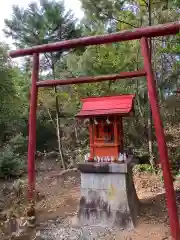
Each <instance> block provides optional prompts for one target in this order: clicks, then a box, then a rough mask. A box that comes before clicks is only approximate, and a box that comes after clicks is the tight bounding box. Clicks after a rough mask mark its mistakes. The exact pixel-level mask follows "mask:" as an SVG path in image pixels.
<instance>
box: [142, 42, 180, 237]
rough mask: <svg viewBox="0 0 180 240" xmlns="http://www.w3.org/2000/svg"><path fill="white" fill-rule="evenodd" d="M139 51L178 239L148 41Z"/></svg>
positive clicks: (169, 172) (171, 185)
mask: <svg viewBox="0 0 180 240" xmlns="http://www.w3.org/2000/svg"><path fill="white" fill-rule="evenodd" d="M141 50H142V55H143V58H144V68H145V70H146V72H147V87H148V93H149V100H150V104H151V109H152V116H153V120H154V125H155V132H156V138H157V143H158V149H159V154H160V161H161V164H162V170H163V176H164V185H165V190H166V199H167V208H168V213H169V220H170V227H171V233H172V237H173V238H174V240H179V239H180V227H179V219H178V213H177V206H176V197H175V192H174V188H173V180H172V176H171V169H170V163H169V159H168V150H167V145H166V140H165V135H164V130H163V125H162V121H161V117H160V111H159V105H158V99H157V92H156V84H155V80H154V74H153V70H152V65H151V61H150V53H149V47H148V40H147V39H146V38H142V39H141Z"/></svg>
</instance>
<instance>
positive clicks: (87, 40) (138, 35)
mask: <svg viewBox="0 0 180 240" xmlns="http://www.w3.org/2000/svg"><path fill="white" fill-rule="evenodd" d="M179 30H180V22H175V23H171V24H163V25H157V26H151V27H146V28H138V29H133V30H130V31H123V32H118V33H112V34H108V35H101V36H92V37H84V38H78V39H73V40H67V41H61V42H57V43H50V44H44V45H39V46H34V47H32V48H27V49H19V50H15V51H12V52H10V56H11V57H12V58H15V57H20V56H27V55H33V67H32V86H31V100H30V114H29V143H28V181H29V198H30V200H33V197H34V190H35V151H36V109H37V95H38V88H39V87H49V86H57V85H68V84H82V83H93V82H101V81H106V80H111V81H113V80H117V79H124V78H135V77H140V76H146V77H147V88H148V93H149V101H150V104H151V109H152V116H153V120H154V125H155V132H156V138H157V143H158V149H159V154H160V161H161V164H162V170H163V176H164V185H165V190H166V199H167V208H168V214H169V220H170V227H171V233H172V236H173V238H174V239H175V240H178V239H180V227H179V219H178V213H177V205H176V197H175V192H174V188H173V180H172V176H171V168H170V163H169V159H168V150H167V145H166V140H165V134H164V130H163V125H162V121H161V117H160V111H159V105H158V98H157V92H156V84H155V79H154V74H153V69H152V65H151V56H150V51H149V46H148V38H151V37H158V36H165V35H174V34H177V33H178V32H179ZM136 39H140V44H141V52H142V56H143V59H144V69H142V70H139V71H134V72H122V73H119V74H113V75H104V76H96V77H77V78H69V79H67V80H46V81H38V78H39V77H38V75H39V54H40V53H45V52H53V51H59V50H60V49H61V50H62V49H63V50H67V49H70V48H76V47H80V46H89V45H99V44H107V43H113V42H120V41H128V40H136Z"/></svg>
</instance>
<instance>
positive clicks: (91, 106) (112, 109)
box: [77, 94, 135, 117]
mask: <svg viewBox="0 0 180 240" xmlns="http://www.w3.org/2000/svg"><path fill="white" fill-rule="evenodd" d="M134 98H135V95H134V94H128V95H119V96H107V97H90V98H84V99H82V102H83V106H82V109H81V111H80V112H79V113H78V114H77V116H78V117H89V116H101V115H126V114H128V113H130V112H131V111H132V110H133V101H134Z"/></svg>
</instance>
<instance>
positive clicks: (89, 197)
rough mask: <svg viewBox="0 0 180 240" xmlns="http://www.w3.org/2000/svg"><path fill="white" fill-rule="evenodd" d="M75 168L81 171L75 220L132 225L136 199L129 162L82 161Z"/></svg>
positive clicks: (95, 223)
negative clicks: (78, 201) (78, 204)
mask: <svg viewBox="0 0 180 240" xmlns="http://www.w3.org/2000/svg"><path fill="white" fill-rule="evenodd" d="M78 168H79V170H80V172H81V199H80V206H79V211H78V218H79V223H80V224H81V225H89V226H101V227H119V228H121V229H132V228H134V226H135V224H136V218H137V215H138V205H139V204H138V203H139V202H138V198H137V195H136V190H135V187H134V183H133V178H132V168H131V167H130V165H129V164H125V163H124V164H117V163H83V164H79V166H78Z"/></svg>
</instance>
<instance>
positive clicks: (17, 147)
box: [8, 133, 27, 155]
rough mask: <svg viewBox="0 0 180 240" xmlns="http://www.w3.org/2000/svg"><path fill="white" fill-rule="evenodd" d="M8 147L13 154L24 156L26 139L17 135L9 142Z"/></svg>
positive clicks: (21, 135)
mask: <svg viewBox="0 0 180 240" xmlns="http://www.w3.org/2000/svg"><path fill="white" fill-rule="evenodd" d="M8 145H9V147H10V148H11V150H12V151H13V152H14V153H15V154H20V155H25V154H26V152H27V137H24V136H23V134H22V133H19V134H17V135H15V136H14V137H12V138H11V139H10V140H9V142H8Z"/></svg>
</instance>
